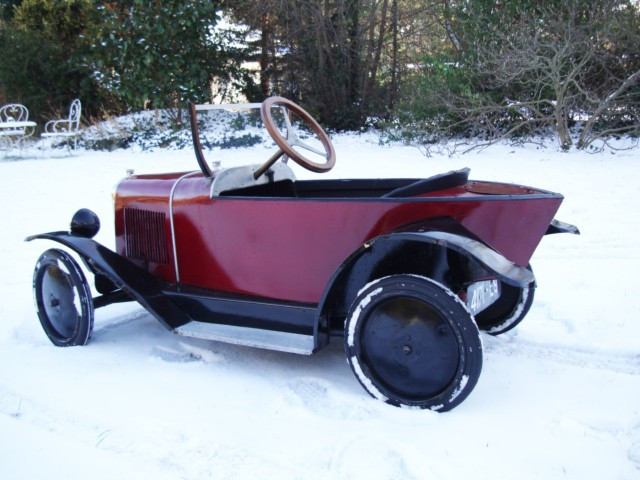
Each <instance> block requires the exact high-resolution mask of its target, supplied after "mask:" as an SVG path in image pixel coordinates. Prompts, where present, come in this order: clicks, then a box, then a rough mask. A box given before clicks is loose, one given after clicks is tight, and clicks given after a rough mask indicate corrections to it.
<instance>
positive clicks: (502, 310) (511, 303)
mask: <svg viewBox="0 0 640 480" xmlns="http://www.w3.org/2000/svg"><path fill="white" fill-rule="evenodd" d="M527 268H528V269H529V270H530V271H531V266H530V265H529V266H528V267H527ZM500 292H501V294H500V298H498V300H496V302H495V303H493V304H492V305H490V306H489V307H488V308H487V309H485V310H483V311H481V312H480V313H478V314H476V317H475V318H476V323H477V324H478V328H479V329H480V330H483V331H485V332H487V333H489V334H491V335H500V334H501V333H505V332H508V331H509V330H511V329H512V328H514V327H515V326H516V325H518V324H519V323H520V322H521V321H522V320H524V317H525V316H526V315H527V313H529V309H530V308H531V305H532V304H533V294H534V292H535V282H534V283H531V284H530V285H528V286H526V287H514V286H513V285H508V284H506V283H504V282H502V283H501V285H500Z"/></svg>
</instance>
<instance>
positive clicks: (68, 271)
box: [33, 248, 93, 347]
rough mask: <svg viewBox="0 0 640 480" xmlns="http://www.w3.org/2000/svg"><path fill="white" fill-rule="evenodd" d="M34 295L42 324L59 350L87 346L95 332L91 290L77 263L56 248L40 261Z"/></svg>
mask: <svg viewBox="0 0 640 480" xmlns="http://www.w3.org/2000/svg"><path fill="white" fill-rule="evenodd" d="M33 295H34V300H35V303H36V309H37V312H38V318H39V319H40V324H41V325H42V328H43V329H44V332H45V333H46V334H47V337H49V340H51V343H53V344H54V345H56V346H58V347H69V346H74V345H86V344H87V343H88V342H89V339H90V338H91V332H92V330H93V300H92V297H91V289H90V288H89V285H88V284H87V280H86V278H85V276H84V273H82V270H81V269H80V267H79V265H78V264H77V263H76V261H75V260H74V259H73V258H72V257H71V256H70V255H69V254H67V253H66V252H64V251H63V250H59V249H57V248H52V249H50V250H47V251H46V252H44V253H43V254H42V255H40V258H39V259H38V261H37V263H36V268H35V271H34V272H33Z"/></svg>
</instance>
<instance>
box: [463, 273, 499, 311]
mask: <svg viewBox="0 0 640 480" xmlns="http://www.w3.org/2000/svg"><path fill="white" fill-rule="evenodd" d="M498 298H500V282H498V280H485V281H482V282H476V283H472V284H471V285H469V288H468V289H467V307H469V310H471V313H472V314H473V315H475V314H476V313H478V312H481V311H482V310H484V309H485V308H487V307H488V306H489V305H491V304H492V303H493V302H495V301H496V300H497V299H498Z"/></svg>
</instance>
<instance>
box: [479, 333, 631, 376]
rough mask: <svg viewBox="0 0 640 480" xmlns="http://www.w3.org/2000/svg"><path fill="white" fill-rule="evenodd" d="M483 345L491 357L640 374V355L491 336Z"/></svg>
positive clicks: (484, 339)
mask: <svg viewBox="0 0 640 480" xmlns="http://www.w3.org/2000/svg"><path fill="white" fill-rule="evenodd" d="M483 343H484V346H483V348H484V352H485V354H487V355H496V356H507V357H524V358H529V359H540V360H548V361H551V362H555V363H563V364H566V365H572V366H575V367H582V368H595V369H599V370H607V371H611V372H616V373H625V374H629V375H640V355H609V354H604V353H596V352H588V351H581V350H576V349H573V348H569V347H566V348H565V347H561V346H545V345H539V344H534V343H527V342H520V341H518V342H515V341H514V342H509V343H506V342H504V341H502V340H501V339H499V338H494V337H491V336H488V335H484V336H483Z"/></svg>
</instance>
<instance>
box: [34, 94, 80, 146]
mask: <svg viewBox="0 0 640 480" xmlns="http://www.w3.org/2000/svg"><path fill="white" fill-rule="evenodd" d="M81 110H82V105H81V104H80V100H79V99H77V98H76V99H75V100H74V101H73V102H71V107H70V108H69V118H65V119H61V120H49V121H48V122H47V123H46V124H45V125H44V131H43V132H42V134H41V136H42V137H43V138H54V137H58V138H67V139H72V138H73V148H74V149H75V148H76V147H77V146H78V135H79V134H80V113H81Z"/></svg>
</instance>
